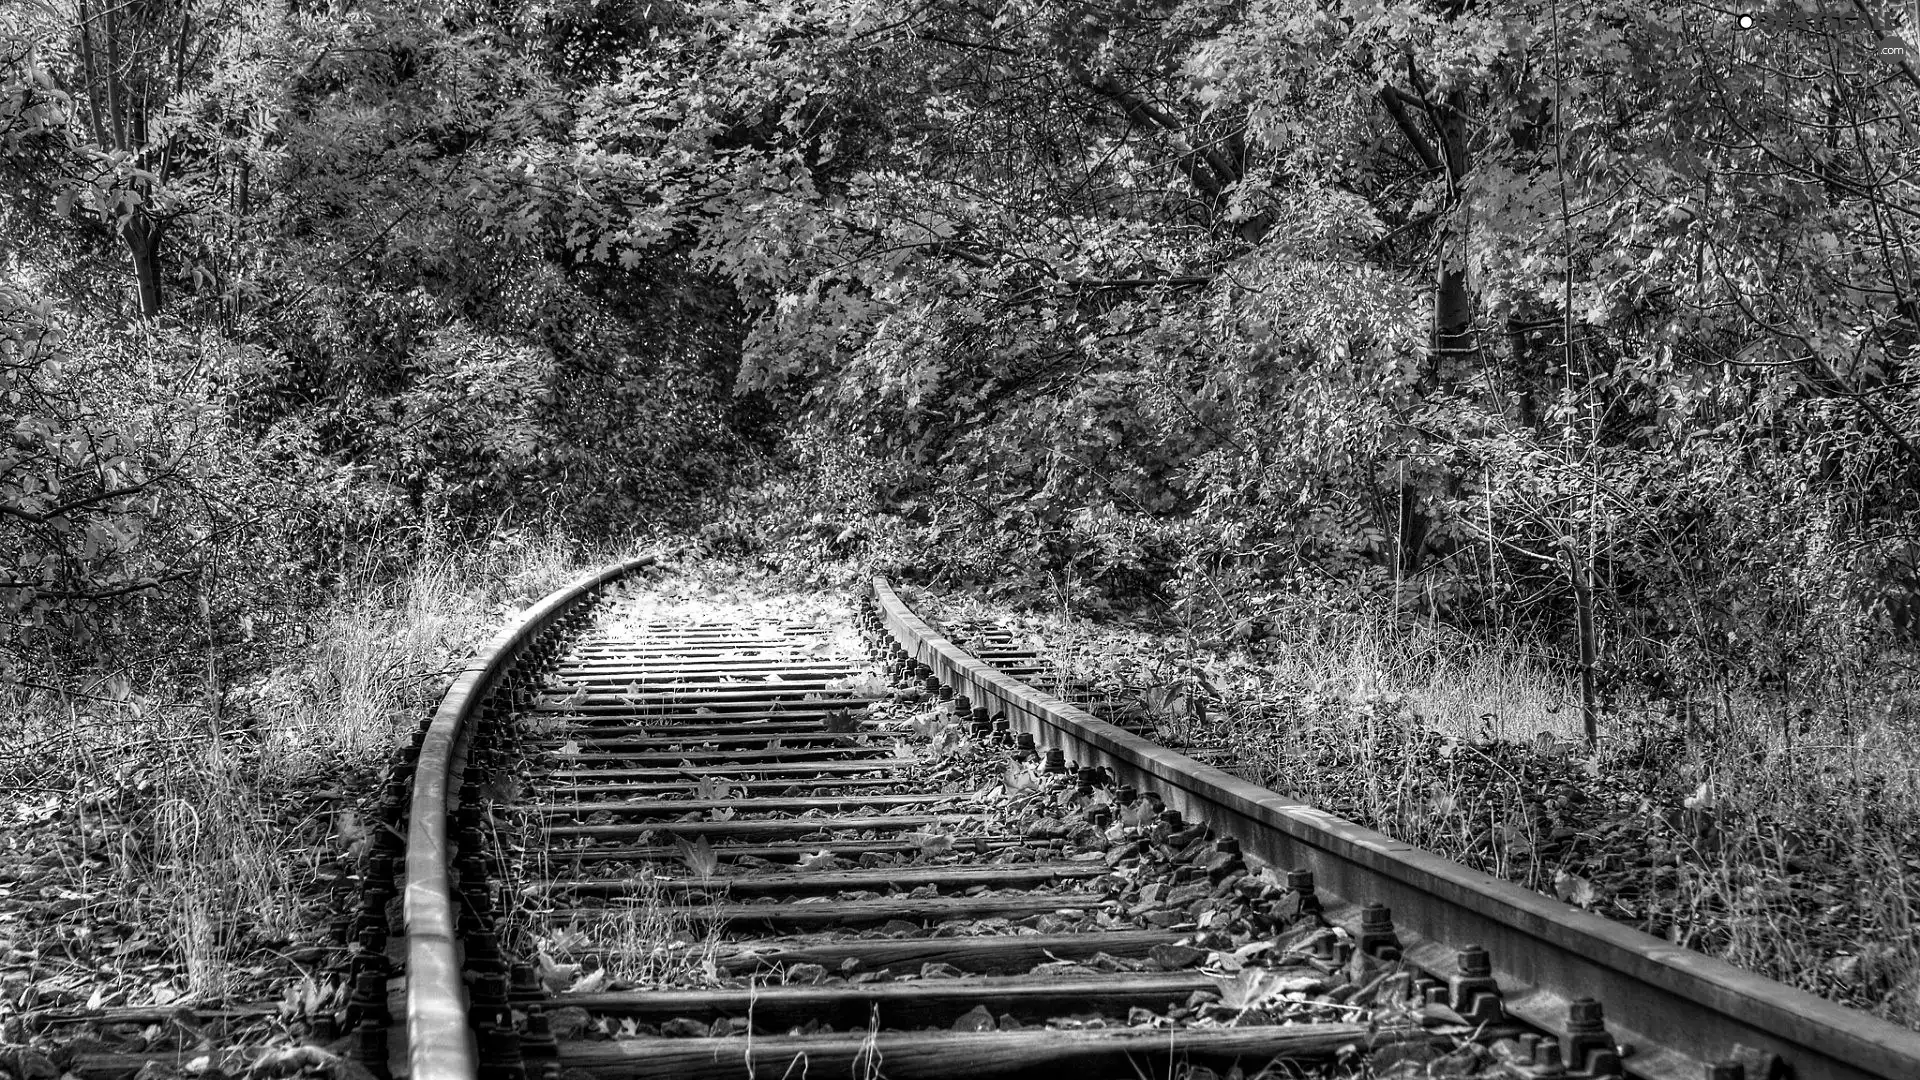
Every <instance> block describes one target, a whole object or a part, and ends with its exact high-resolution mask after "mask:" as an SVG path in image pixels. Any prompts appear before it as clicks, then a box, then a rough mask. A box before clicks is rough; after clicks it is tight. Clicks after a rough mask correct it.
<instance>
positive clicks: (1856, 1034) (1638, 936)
mask: <svg viewBox="0 0 1920 1080" xmlns="http://www.w3.org/2000/svg"><path fill="white" fill-rule="evenodd" d="M873 590H874V595H875V599H876V601H877V602H878V605H879V608H880V611H881V614H882V619H883V621H884V625H885V628H886V631H887V632H888V633H889V634H891V635H892V637H893V638H894V640H895V641H897V642H899V644H900V645H901V647H902V648H904V649H905V650H906V652H907V654H908V655H909V656H911V657H913V658H914V659H915V660H916V661H918V662H920V663H923V664H925V665H927V666H928V667H930V668H931V669H932V671H933V673H934V675H935V676H936V677H937V678H938V679H939V680H940V681H941V682H943V683H947V684H950V685H952V686H953V687H954V688H955V689H956V691H957V692H959V693H960V694H962V695H964V696H966V697H967V698H969V699H970V701H971V703H972V704H973V705H974V706H975V707H977V708H985V709H988V710H990V711H993V712H1004V713H1005V714H1006V716H1007V718H1008V720H1009V721H1010V722H1011V724H1012V725H1013V728H1014V730H1016V731H1022V732H1027V733H1030V734H1032V735H1033V736H1034V738H1035V740H1036V741H1037V742H1038V743H1039V745H1040V746H1042V747H1058V748H1060V749H1061V750H1062V751H1063V753H1064V754H1065V756H1066V757H1069V758H1072V759H1075V760H1077V761H1078V762H1079V763H1080V764H1081V765H1083V766H1102V765H1104V766H1106V767H1107V768H1108V769H1110V770H1112V772H1113V773H1114V775H1115V777H1116V778H1117V780H1118V781H1119V782H1122V783H1131V784H1137V785H1140V786H1141V787H1142V788H1152V789H1154V790H1156V791H1159V792H1160V793H1161V794H1162V795H1163V797H1164V798H1165V799H1166V803H1167V805H1168V806H1169V807H1173V808H1176V809H1178V810H1180V811H1181V812H1182V813H1183V814H1185V815H1186V816H1187V817H1188V818H1189V819H1193V820H1205V821H1208V822H1209V823H1212V824H1213V825H1215V826H1216V828H1219V829H1221V830H1223V831H1225V832H1229V833H1232V834H1233V835H1236V836H1238V837H1240V838H1241V843H1242V844H1243V845H1244V846H1245V848H1246V849H1247V851H1248V853H1249V854H1251V855H1254V856H1257V857H1259V858H1261V859H1264V860H1266V861H1267V862H1268V863H1271V864H1273V865H1275V866H1277V867H1282V868H1302V869H1310V870H1312V871H1313V874H1314V880H1315V881H1316V882H1317V883H1319V886H1320V888H1321V889H1322V891H1323V892H1324V893H1325V894H1328V898H1329V900H1337V901H1339V902H1338V903H1329V904H1328V914H1329V916H1330V917H1334V918H1336V919H1338V920H1339V921H1340V922H1342V923H1344V924H1346V925H1348V926H1349V927H1354V926H1357V925H1358V924H1359V922H1360V919H1359V914H1360V910H1361V909H1360V907H1359V904H1358V903H1357V901H1360V900H1378V901H1382V902H1384V903H1386V904H1388V905H1389V906H1390V907H1391V909H1392V914H1393V921H1394V925H1395V927H1396V929H1397V930H1398V932H1399V934H1400V937H1401V940H1402V941H1403V943H1404V945H1405V953H1406V955H1407V957H1408V958H1409V959H1410V960H1412V961H1413V962H1415V963H1416V964H1419V965H1420V966H1421V967H1423V968H1426V969H1427V970H1428V971H1429V972H1431V973H1432V974H1434V975H1436V976H1441V977H1446V976H1449V975H1453V974H1455V970H1456V969H1455V964H1456V961H1455V950H1456V949H1457V948H1459V947H1461V946H1464V945H1467V944H1477V945H1481V946H1484V947H1485V948H1486V949H1488V950H1489V951H1490V952H1491V954H1492V958H1493V967H1494V974H1495V976H1496V977H1497V978H1498V979H1499V981H1500V984H1501V987H1502V989H1503V991H1504V994H1505V999H1506V1007H1507V1010H1508V1012H1509V1013H1511V1014H1513V1015H1515V1016H1518V1017H1520V1018H1521V1019H1524V1020H1526V1021H1527V1022H1528V1023H1531V1024H1534V1025H1536V1026H1538V1027H1541V1028H1543V1029H1545V1030H1548V1031H1552V1032H1554V1033H1556V1034H1560V1035H1562V1036H1564V1035H1566V1034H1567V1032H1568V1030H1569V1015H1568V1014H1569V1005H1570V1004H1571V1003H1572V1002H1574V1001H1576V1000H1578V999H1582V998H1596V999H1599V1000H1601V1001H1603V1002H1605V1003H1606V1010H1607V1011H1606V1021H1607V1025H1608V1027H1609V1029H1610V1032H1609V1034H1610V1035H1611V1036H1612V1038H1613V1039H1614V1040H1615V1041H1617V1042H1619V1043H1621V1044H1625V1045H1628V1046H1630V1047H1632V1048H1633V1053H1631V1054H1630V1055H1629V1056H1628V1057H1627V1059H1626V1061H1625V1062H1624V1064H1625V1067H1626V1070H1627V1072H1628V1073H1629V1074H1631V1075H1633V1076H1638V1077H1643V1078H1646V1080H1698V1078H1700V1077H1702V1076H1703V1075H1712V1074H1710V1073H1709V1072H1708V1071H1707V1070H1708V1069H1709V1068H1710V1067H1711V1066H1712V1065H1713V1064H1716V1063H1720V1062H1723V1061H1730V1060H1734V1059H1736V1058H1737V1057H1739V1056H1745V1057H1747V1058H1749V1059H1764V1057H1765V1055H1768V1054H1773V1055H1778V1058H1779V1060H1780V1062H1781V1063H1782V1064H1784V1066H1785V1067H1786V1069H1787V1070H1788V1072H1787V1075H1790V1076H1791V1077H1793V1080H1826V1078H1834V1080H1912V1078H1914V1077H1920V1033H1915V1032H1912V1031H1909V1030H1907V1029H1905V1028H1901V1027H1898V1026H1896V1025H1893V1024H1890V1023H1887V1022H1885V1021H1882V1020H1878V1019H1875V1018H1873V1017H1871V1016H1868V1015H1866V1014H1864V1013H1861V1012H1857V1011H1854V1010H1850V1009H1846V1008H1843V1007H1841V1006H1839V1005H1836V1004H1834V1003H1832V1002H1829V1001H1826V1000H1824V999H1822V998H1818V997H1815V996H1813V995H1811V994H1808V993H1805V992H1803V991H1800V990H1796V989H1794V988H1792V987H1789V986H1785V985H1783V984H1781V983H1777V982H1774V981H1772V980H1770V979H1765V978H1762V977H1760V976H1758V975H1754V974H1751V973H1748V972H1744V971H1741V970H1739V969H1737V968H1735V967H1733V966H1732V965H1730V964H1727V963H1724V962H1722V961H1719V960H1716V959H1713V958H1711V957H1707V956H1704V955H1701V954H1699V953H1695V952H1691V951H1689V950H1686V949H1682V948H1679V947H1677V946H1673V945H1669V944H1668V943H1666V942H1664V941H1661V940H1659V939H1657V938H1654V937H1652V936H1650V935H1647V934H1643V933H1641V932H1639V931H1637V930H1633V929H1630V928H1628V927H1625V926H1621V925H1619V924H1617V923H1612V922H1608V921H1607V920H1605V919H1602V918H1600V917H1599V916H1597V915H1591V914H1588V913H1586V912H1584V911H1580V910H1578V909H1576V908H1573V907H1569V906H1568V905H1565V904H1561V903H1558V902H1556V901H1553V900H1550V899H1548V898H1546V897H1543V896H1540V895H1538V894H1535V893H1532V892H1529V891H1527V890H1525V889H1522V888H1520V887H1519V886H1517V885H1514V884H1511V883H1510V882H1506V881H1502V880H1496V879H1494V878H1491V877H1488V876H1487V875H1485V874H1481V873H1478V872H1476V871H1473V870H1470V869H1468V868H1467V867H1464V866H1461V865H1459V864H1457V863H1452V862H1449V861H1447V860H1445V859H1442V858H1440V857H1438V856H1436V855H1433V854H1431V853H1428V852H1426V851H1422V850H1420V849H1418V848H1415V847H1413V846H1411V845H1408V844H1403V843H1400V842H1398V841H1396V840H1394V839H1392V838H1391V837H1388V836H1386V835H1384V834H1382V833H1378V832H1374V831H1373V830H1371V829H1365V828H1362V827H1360V826H1358V825H1355V824H1353V823H1352V822H1349V821H1346V820H1344V819H1342V818H1338V817H1335V816H1334V815H1332V814H1328V813H1325V812H1323V811H1320V810H1316V809H1314V808H1313V807H1312V806H1309V805H1306V804H1304V803H1301V802H1297V801H1295V800H1292V799H1289V798H1287V797H1286V796H1284V795H1279V794H1276V793H1274V792H1271V791H1268V790H1266V789H1265V788H1262V787H1260V786H1258V785H1256V784H1252V783H1249V782H1248V781H1245V780H1242V779H1240V778H1238V777H1236V776H1233V775H1231V774H1229V773H1226V772H1223V771H1222V770H1220V769H1217V768H1214V767H1212V766H1209V765H1205V764H1202V763H1201V762H1198V761H1195V760H1193V759H1192V758H1190V757H1187V756H1186V755H1184V754H1181V753H1178V752H1177V751H1174V750H1169V749H1167V748H1165V747H1161V746H1157V745H1155V744H1153V743H1151V742H1148V741H1147V740H1145V739H1142V738H1140V737H1139V736H1137V735H1134V734H1132V733H1130V732H1127V731H1124V730H1122V729H1120V728H1118V727H1116V726H1114V725H1112V724H1108V723H1105V722H1103V721H1101V720H1099V719H1096V718H1095V717H1094V716H1092V715H1091V714H1089V713H1086V712H1084V711H1082V710H1080V709H1078V708H1075V707H1074V706H1072V705H1070V704H1068V703H1066V702H1065V701H1062V700H1060V699H1059V698H1056V697H1054V696H1052V695H1050V694H1047V693H1044V692H1042V691H1039V690H1036V689H1034V688H1033V687H1031V686H1028V685H1026V684H1025V683H1022V682H1019V681H1017V680H1016V679H1014V678H1012V677H1010V676H1008V675H1006V674H1004V673H1002V672H1000V671H997V670H995V669H994V668H992V667H990V666H989V665H987V664H986V663H983V662H982V661H980V660H978V659H976V658H974V657H973V656H971V655H969V654H968V653H966V652H965V651H963V650H961V649H960V648H959V647H958V646H955V645H954V644H953V643H952V642H949V641H948V640H947V639H946V638H945V637H943V636H941V635H940V634H939V633H937V632H935V631H934V630H933V628H932V627H930V626H928V625H927V623H926V622H925V621H923V620H922V619H920V617H919V616H918V615H916V614H914V612H913V611H912V609H911V608H909V607H908V606H907V605H906V603H905V602H903V601H902V600H901V598H900V596H899V594H898V593H896V592H895V591H894V590H893V588H892V587H891V585H890V584H889V583H888V582H887V580H886V579H885V578H875V579H874V580H873ZM1742 1047H1744V1048H1747V1051H1748V1053H1746V1054H1744V1055H1741V1054H1740V1052H1739V1050H1738V1048H1742ZM1756 1051H1757V1053H1753V1052H1756ZM1727 1075H1731V1073H1730V1072H1729V1073H1727ZM1750 1080H1762V1078H1761V1077H1759V1076H1751V1077H1750Z"/></svg>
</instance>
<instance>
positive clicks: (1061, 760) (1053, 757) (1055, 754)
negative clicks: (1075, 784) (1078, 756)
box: [1046, 746, 1067, 776]
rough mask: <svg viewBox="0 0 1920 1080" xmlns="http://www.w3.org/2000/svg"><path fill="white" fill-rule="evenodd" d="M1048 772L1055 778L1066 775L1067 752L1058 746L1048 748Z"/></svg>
mask: <svg viewBox="0 0 1920 1080" xmlns="http://www.w3.org/2000/svg"><path fill="white" fill-rule="evenodd" d="M1046 770H1047V772H1049V773H1052V774H1053V775H1055V776H1059V775H1062V774H1064V773H1065V772H1066V771H1067V752H1066V751H1065V750H1062V749H1060V748H1059V747H1057V746H1049V747H1047V764H1046Z"/></svg>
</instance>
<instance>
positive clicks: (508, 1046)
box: [479, 1023, 527, 1080]
mask: <svg viewBox="0 0 1920 1080" xmlns="http://www.w3.org/2000/svg"><path fill="white" fill-rule="evenodd" d="M479 1043H480V1077H481V1080H527V1065H526V1062H525V1061H524V1060H523V1059H522V1058H521V1056H520V1033H519V1032H517V1031H515V1030H513V1028H512V1027H511V1026H510V1025H508V1024H492V1023H489V1024H482V1025H481V1026H480V1039H479Z"/></svg>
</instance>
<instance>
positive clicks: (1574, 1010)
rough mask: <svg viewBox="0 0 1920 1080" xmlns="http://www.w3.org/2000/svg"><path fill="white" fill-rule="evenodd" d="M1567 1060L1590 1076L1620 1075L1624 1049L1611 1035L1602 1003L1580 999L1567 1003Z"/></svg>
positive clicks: (1590, 999)
mask: <svg viewBox="0 0 1920 1080" xmlns="http://www.w3.org/2000/svg"><path fill="white" fill-rule="evenodd" d="M1566 1052H1567V1061H1568V1062H1569V1063H1570V1064H1571V1065H1572V1066H1573V1067H1574V1068H1575V1069H1578V1070H1580V1071H1581V1072H1583V1073H1585V1074H1586V1075H1588V1076H1596V1077H1597V1076H1620V1075H1622V1073H1623V1072H1624V1069H1623V1067H1622V1066H1621V1063H1620V1051H1619V1049H1618V1048H1617V1047H1615V1046H1614V1045H1613V1040H1612V1039H1611V1038H1609V1037H1608V1036H1607V1024H1606V1016H1605V1013H1604V1011H1603V1010H1602V1009H1601V1007H1600V1003H1599V1002H1598V1001H1595V1000H1594V999H1592V998H1580V999H1578V1000H1576V1001H1573V1002H1570V1003H1569V1004H1568V1005H1567V1041H1566Z"/></svg>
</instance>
